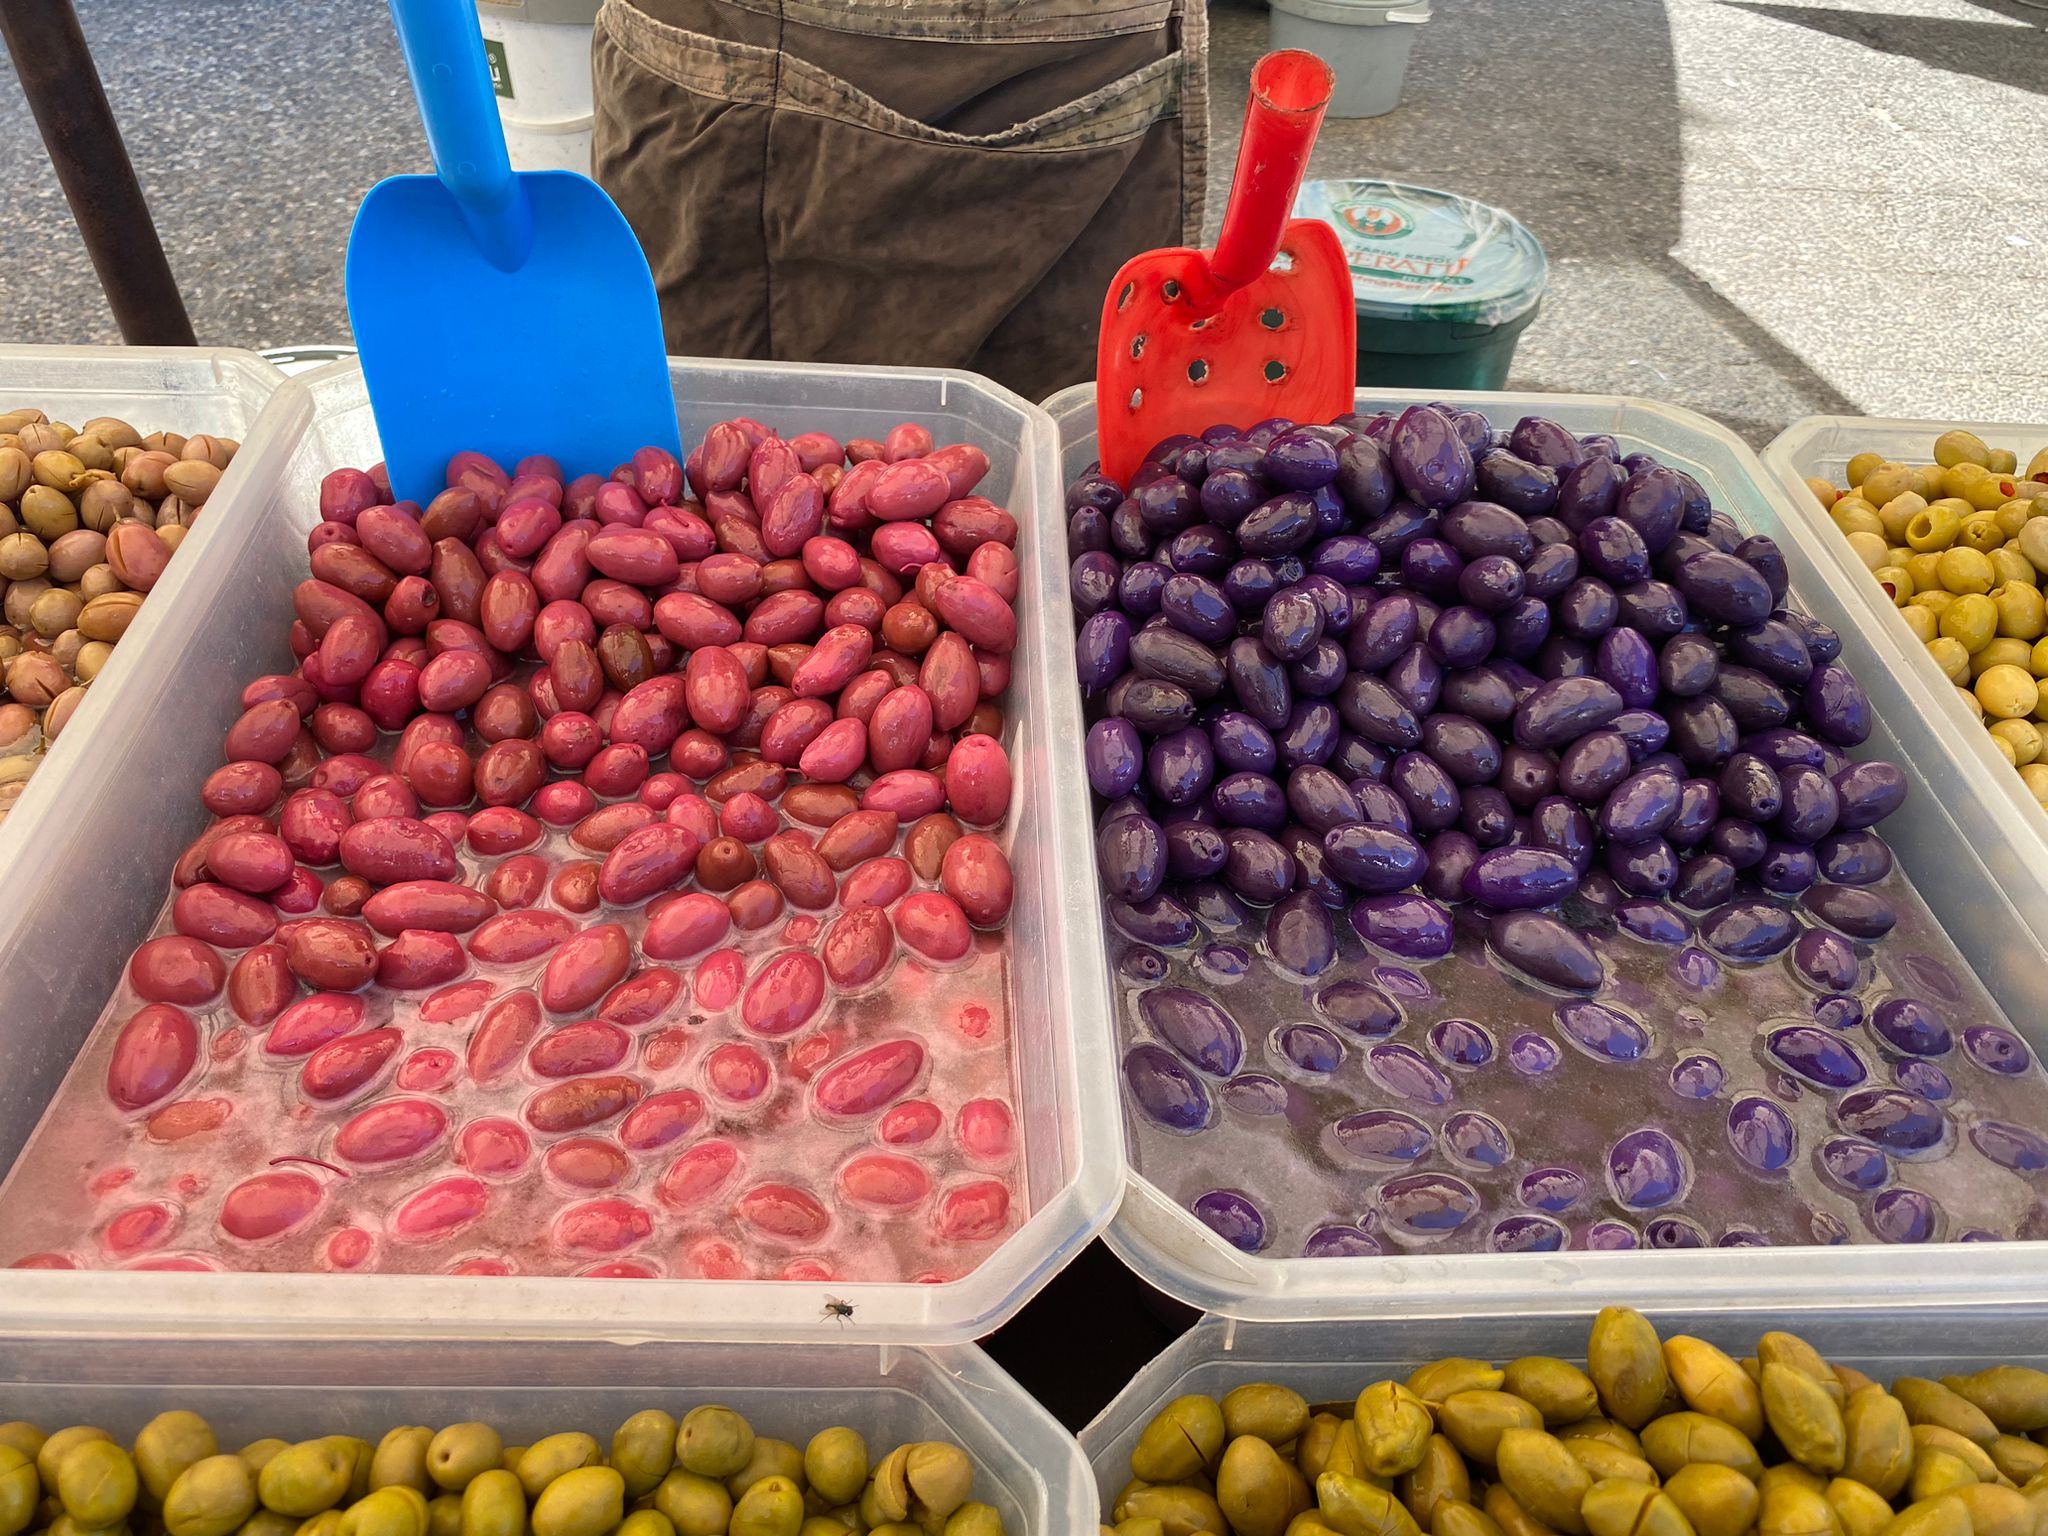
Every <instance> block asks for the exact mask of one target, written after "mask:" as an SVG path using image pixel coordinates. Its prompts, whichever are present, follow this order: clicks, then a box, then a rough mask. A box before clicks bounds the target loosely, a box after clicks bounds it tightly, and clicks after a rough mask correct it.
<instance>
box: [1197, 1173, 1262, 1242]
mask: <svg viewBox="0 0 2048 1536" xmlns="http://www.w3.org/2000/svg"><path fill="white" fill-rule="evenodd" d="M1188 1209H1189V1210H1191V1211H1193V1212H1194V1213H1195V1216H1196V1219H1197V1220H1199V1221H1200V1222H1201V1223H1202V1225H1203V1226H1205V1227H1207V1228H1208V1229H1209V1230H1210V1231H1212V1232H1214V1233H1215V1234H1216V1235H1217V1236H1218V1237H1220V1238H1222V1239H1223V1240H1224V1241H1225V1242H1226V1243H1228V1244H1230V1246H1231V1247H1233V1248H1236V1249H1238V1250H1239V1251H1240V1252H1243V1253H1257V1252H1258V1251H1259V1250H1260V1249H1262V1248H1264V1247H1265V1246H1266V1218H1265V1216H1264V1215H1263V1214H1261V1212H1260V1210H1259V1208H1258V1207H1257V1206H1256V1205H1254V1204H1253V1203H1252V1200H1251V1197H1250V1196H1249V1195H1247V1194H1244V1193H1243V1192H1242V1191H1240V1190H1235V1189H1212V1190H1210V1191H1208V1192H1207V1193H1206V1194H1203V1195H1198V1196H1196V1198H1195V1199H1194V1201H1193V1202H1192V1203H1190V1205H1189V1206H1188Z"/></svg>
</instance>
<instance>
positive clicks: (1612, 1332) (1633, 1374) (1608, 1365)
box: [1586, 1307, 1682, 1536]
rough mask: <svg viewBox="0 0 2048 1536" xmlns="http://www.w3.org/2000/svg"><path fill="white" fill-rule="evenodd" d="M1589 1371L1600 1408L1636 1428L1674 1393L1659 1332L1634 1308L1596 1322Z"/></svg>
mask: <svg viewBox="0 0 2048 1536" xmlns="http://www.w3.org/2000/svg"><path fill="white" fill-rule="evenodd" d="M1586 1373H1587V1374H1588V1375H1589V1376H1591V1377H1592V1378H1593V1384H1594V1385H1595V1386H1596V1387H1598V1388H1599V1389H1600V1405H1601V1407H1602V1408H1603V1409H1604V1410H1605V1411H1606V1413H1607V1416H1608V1417H1609V1418H1614V1419H1619V1420H1620V1421H1621V1422H1622V1423H1624V1424H1626V1425H1627V1426H1628V1427H1629V1428H1630V1429H1641V1428H1642V1427H1643V1426H1644V1425H1645V1424H1647V1423H1649V1422H1650V1420H1651V1419H1653V1418H1655V1417H1656V1416H1657V1414H1658V1413H1659V1412H1660V1411H1661V1410H1662V1409H1663V1406H1664V1400H1665V1398H1666V1397H1667V1396H1669V1395H1671V1392H1672V1387H1671V1373H1670V1371H1669V1370H1667V1369H1666V1368H1665V1365H1664V1347H1663V1344H1662V1342H1661V1341H1660V1340H1659V1339H1658V1337H1657V1330H1656V1329H1655V1328H1653V1327H1651V1326H1650V1320H1649V1319H1648V1318H1646V1317H1644V1316H1643V1314H1642V1313H1640V1312H1637V1311H1635V1310H1633V1309H1632V1308H1628V1307H1605V1308H1602V1309H1601V1312H1600V1315H1599V1316H1598V1317H1596V1318H1594V1320H1593V1332H1592V1337H1591V1338H1590V1339H1589V1340H1588V1342H1587V1345H1586ZM1674 1513H1675V1511H1674ZM1681 1518H1682V1517H1681ZM1595 1536H1603V1533H1597V1532H1596V1533H1595ZM1643 1536H1651V1533H1648V1532H1645V1533H1643Z"/></svg>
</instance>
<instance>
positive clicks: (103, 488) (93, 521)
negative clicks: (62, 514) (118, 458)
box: [78, 480, 136, 534]
mask: <svg viewBox="0 0 2048 1536" xmlns="http://www.w3.org/2000/svg"><path fill="white" fill-rule="evenodd" d="M135 510H136V507H135V493H134V492H133V491H131V490H129V489H128V487H127V486H125V485H123V484H122V483H121V482H120V481H119V480H95V481H94V482H93V483H92V484H91V485H88V486H87V487H86V488H85V489H84V490H83V491H81V492H79V495H78V520H79V521H80V522H81V523H82V524H84V526H86V527H87V528H90V529H91V530H92V531H93V532H94V533H98V534H104V533H105V532H106V531H107V530H108V529H109V528H112V527H113V526H114V524H116V523H118V522H119V521H121V519H122V518H124V517H132V516H133V515H134V514H135Z"/></svg>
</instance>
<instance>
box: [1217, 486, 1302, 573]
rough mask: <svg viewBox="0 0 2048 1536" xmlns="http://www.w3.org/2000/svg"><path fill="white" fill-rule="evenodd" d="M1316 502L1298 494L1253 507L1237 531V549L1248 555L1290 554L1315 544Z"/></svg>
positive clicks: (1287, 495)
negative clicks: (1307, 545) (1312, 543)
mask: <svg viewBox="0 0 2048 1536" xmlns="http://www.w3.org/2000/svg"><path fill="white" fill-rule="evenodd" d="M1318 521H1319V519H1318V514H1317V511H1316V504H1315V502H1314V501H1313V500H1312V499H1311V498H1309V497H1307V496H1305V495H1303V494H1302V493H1301V492H1299V491H1289V492H1287V493H1286V494H1285V495H1281V496H1275V497H1274V498H1273V499H1272V500H1270V501H1266V502H1262V503H1260V504H1259V505H1258V506H1256V507H1254V508H1252V510H1251V511H1249V512H1247V513H1246V514H1245V515H1244V517H1243V518H1242V519H1241V520H1240V521H1239V523H1238V525H1237V528H1236V530H1235V532H1236V534H1237V544H1238V548H1240V549H1242V550H1243V551H1244V552H1245V553H1246V554H1248V555H1262V556H1266V557H1269V558H1270V557H1272V556H1274V555H1291V554H1293V553H1294V551H1296V550H1297V549H1300V548H1302V547H1303V546H1304V545H1306V544H1308V543H1310V542H1312V541H1313V540H1314V539H1315V537H1316V533H1317V528H1318Z"/></svg>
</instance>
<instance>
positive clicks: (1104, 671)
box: [1074, 609, 1131, 692]
mask: <svg viewBox="0 0 2048 1536" xmlns="http://www.w3.org/2000/svg"><path fill="white" fill-rule="evenodd" d="M1130 656H1131V621H1130V620H1129V619H1127V618H1125V617H1124V616H1123V615H1122V614H1120V613H1118V612H1116V610H1114V609H1104V610H1103V611H1102V612H1100V613H1095V614H1091V615H1090V616H1089V618H1088V619H1087V621H1086V622H1085V623H1083V624H1082V625H1081V632H1080V634H1079V635H1077V636H1076V637H1075V639H1074V664H1075V665H1074V670H1075V672H1076V673H1077V674H1078V675H1079V677H1080V681H1081V686H1082V687H1083V688H1084V689H1087V690H1089V691H1090V692H1093V691H1094V690H1095V689H1097V688H1107V687H1108V686H1109V685H1110V684H1111V683H1113V682H1115V681H1116V680H1117V678H1118V677H1120V676H1122V674H1123V671H1124V668H1125V667H1126V666H1128V665H1129V664H1130Z"/></svg>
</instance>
